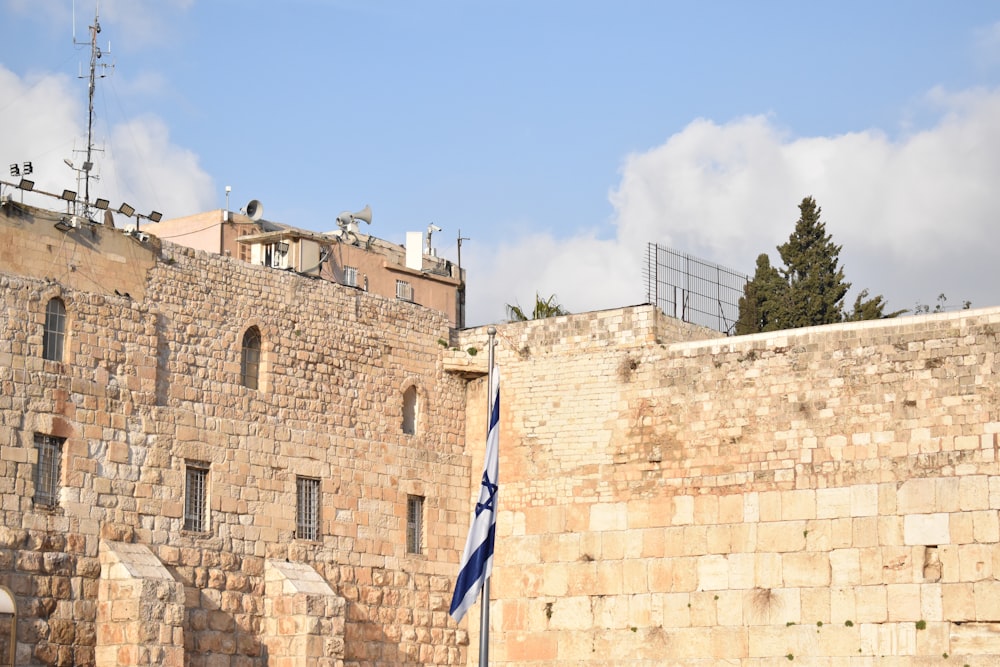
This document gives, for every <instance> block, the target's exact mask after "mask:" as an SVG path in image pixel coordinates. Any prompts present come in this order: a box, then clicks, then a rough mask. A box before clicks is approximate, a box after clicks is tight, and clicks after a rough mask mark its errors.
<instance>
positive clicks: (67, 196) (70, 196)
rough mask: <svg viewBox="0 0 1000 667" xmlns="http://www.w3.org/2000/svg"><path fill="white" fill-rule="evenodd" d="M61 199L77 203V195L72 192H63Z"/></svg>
mask: <svg viewBox="0 0 1000 667" xmlns="http://www.w3.org/2000/svg"><path fill="white" fill-rule="evenodd" d="M60 199H65V200H66V201H76V193H75V192H73V191H72V190H63V193H62V197H60Z"/></svg>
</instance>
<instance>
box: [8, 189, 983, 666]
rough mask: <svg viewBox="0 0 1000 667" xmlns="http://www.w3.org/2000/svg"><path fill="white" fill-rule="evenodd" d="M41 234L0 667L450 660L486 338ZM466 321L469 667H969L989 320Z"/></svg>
mask: <svg viewBox="0 0 1000 667" xmlns="http://www.w3.org/2000/svg"><path fill="white" fill-rule="evenodd" d="M59 218H60V216H59V215H58V214H52V213H50V212H48V211H44V210H41V209H37V208H32V207H27V206H22V205H18V204H16V203H13V202H9V201H8V202H5V203H4V204H3V206H2V207H0V303H2V308H0V333H2V335H0V470H2V473H3V474H2V475H0V512H2V522H0V587H2V588H0V600H3V599H5V598H4V597H3V595H2V594H3V593H4V592H9V594H10V597H11V598H12V599H13V601H14V603H15V604H16V617H15V616H14V614H7V613H4V612H3V611H2V607H0V664H3V661H4V659H5V658H4V656H5V655H6V652H5V651H7V650H8V649H9V648H10V647H11V646H13V649H14V653H15V655H16V660H15V661H16V664H18V665H101V666H104V665H119V664H121V665H140V664H157V665H161V664H162V665H178V666H181V665H190V666H192V667H202V666H205V667H217V666H218V667H251V666H253V667H260V666H263V665H269V666H280V667H290V666H293V665H294V666H300V665H301V666H305V665H310V666H312V665H316V666H320V667H323V666H326V667H330V666H341V665H344V666H352V667H374V666H375V665H414V666H416V665H472V664H476V659H477V651H476V649H475V647H476V646H477V644H478V640H479V637H478V635H479V631H478V615H479V608H478V605H477V606H475V607H474V608H473V609H472V611H471V612H470V614H469V615H468V616H467V619H466V620H465V621H463V623H462V624H459V625H456V624H455V623H453V622H452V621H451V619H450V618H449V617H448V614H447V611H448V605H449V603H450V599H451V592H452V586H453V584H454V577H455V575H456V572H457V564H458V560H459V557H460V553H461V550H462V547H463V545H464V540H465V533H466V530H467V527H468V521H469V513H470V511H471V507H472V498H473V497H474V494H475V493H476V492H477V490H478V483H479V476H480V471H481V469H482V468H481V466H482V456H483V451H482V450H483V443H484V440H485V416H484V414H483V413H484V405H485V395H484V385H485V379H484V374H485V372H486V359H487V356H488V355H487V350H486V341H487V336H486V332H485V330H484V329H483V328H479V329H467V330H461V331H458V330H455V329H454V328H453V327H451V321H450V318H449V316H448V314H447V313H446V312H442V311H440V310H437V309H434V308H429V307H426V306H424V305H421V304H418V303H413V302H410V301H405V300H400V299H397V298H393V297H391V296H383V295H380V294H378V293H375V292H374V291H372V290H370V291H367V292H365V291H363V290H360V289H355V288H352V287H348V286H345V285H342V284H340V283H339V282H338V281H331V280H316V279H313V278H312V277H310V276H308V275H301V274H300V273H299V272H296V271H281V270H274V269H273V268H271V267H266V266H260V265H255V264H254V263H252V262H247V261H241V260H239V259H238V258H236V257H227V256H225V254H224V253H223V254H219V253H215V252H206V251H202V250H194V249H191V248H186V247H182V246H179V245H175V244H173V243H171V242H169V241H167V240H161V239H159V238H157V237H156V236H150V237H148V238H143V237H139V236H136V235H134V234H123V233H122V232H121V231H116V230H114V229H110V228H106V227H103V226H101V225H87V226H85V227H82V228H73V229H69V230H66V231H60V230H59V229H57V228H56V227H55V224H56V223H57V222H58V221H59ZM262 233H265V234H266V233H269V232H262ZM243 236H245V235H243ZM303 238H306V237H303ZM498 329H499V331H498V334H497V338H496V340H497V345H496V350H495V353H496V358H497V363H498V365H499V367H500V369H501V373H502V387H501V392H502V398H501V438H500V470H501V473H500V474H501V478H500V516H499V522H498V537H497V550H496V562H495V569H494V577H493V581H492V586H491V591H492V600H493V602H492V606H491V609H492V615H491V628H492V631H491V664H495V665H539V666H542V665H545V666H553V665H565V666H569V665H594V666H598V665H636V666H646V665H649V666H652V665H682V666H685V667H699V666H702V665H738V666H739V667H763V666H764V665H775V664H788V663H791V664H807V665H820V666H822V667H871V666H874V665H900V666H903V665H905V666H907V667H910V666H917V665H920V666H923V665H931V664H942V665H944V664H955V665H970V666H976V667H985V666H986V665H995V664H998V660H1000V604H998V601H1000V522H998V516H1000V469H998V465H1000V464H998V459H997V448H998V444H1000V443H998V437H1000V436H998V433H1000V397H998V385H997V380H996V377H997V373H998V372H1000V354H998V353H1000V349H998V347H1000V344H998V342H997V338H998V333H1000V309H997V308H994V309H981V310H975V311H962V312H958V313H949V314H943V315H933V316H921V317H910V318H900V319H897V320H887V321H877V322H866V323H852V324H842V325H834V326H828V327H818V328H813V329H801V330H794V331H786V332H778V333H772V334H759V335H754V336H745V337H737V338H720V337H719V336H718V334H716V333H715V332H712V331H708V330H704V329H700V328H697V327H692V326H689V325H686V324H683V323H681V322H678V321H677V320H674V319H672V318H668V317H666V316H664V315H663V314H662V313H660V312H659V311H657V310H656V309H655V308H654V307H652V306H637V307H632V308H623V309H617V310H611V311H602V312H596V313H586V314H580V315H572V316H565V317H558V318H552V319H549V320H543V321H536V322H525V323H512V324H505V325H500V326H498ZM12 629H16V634H15V635H14V643H13V644H11V643H10V637H11V636H12V633H11V630H12Z"/></svg>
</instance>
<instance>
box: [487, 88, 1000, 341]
mask: <svg viewBox="0 0 1000 667" xmlns="http://www.w3.org/2000/svg"><path fill="white" fill-rule="evenodd" d="M926 102H927V104H928V105H931V106H933V107H934V108H935V109H936V110H937V111H938V113H939V115H938V120H937V121H936V123H935V124H934V125H933V126H932V127H929V128H926V129H923V130H921V131H919V132H915V133H912V134H910V135H907V136H903V137H901V138H898V139H894V138H890V137H889V136H887V135H886V134H885V133H884V132H882V131H880V130H869V131H866V132H856V133H850V134H844V135H838V136H831V137H802V138H796V137H792V136H789V134H788V133H787V132H786V131H784V130H782V129H781V128H779V127H778V126H777V125H776V124H775V122H774V121H773V119H771V118H768V117H765V116H753V117H746V118H740V119H736V120H733V121H731V122H728V123H725V124H718V123H715V122H713V121H709V120H704V119H700V120H696V121H694V122H692V123H691V124H690V125H688V126H687V127H686V128H684V129H683V130H681V131H680V132H678V133H677V134H675V135H674V136H672V137H670V138H669V139H668V140H667V141H666V142H665V143H664V144H663V145H661V146H658V147H655V148H652V149H650V150H649V151H646V152H644V153H639V154H634V155H630V156H628V157H627V158H626V159H625V161H624V164H623V166H622V171H621V180H620V182H619V184H618V186H617V188H615V189H614V191H613V192H612V193H611V195H610V198H611V202H612V204H613V205H614V207H615V211H616V215H615V225H616V231H617V234H616V237H615V238H614V239H613V240H610V241H600V240H597V239H595V237H594V235H593V234H592V233H591V232H590V231H585V232H582V233H581V234H580V235H578V236H575V237H573V238H569V239H555V238H552V237H547V236H542V237H539V236H531V237H527V238H524V239H519V240H518V241H517V242H516V243H514V242H512V243H509V244H507V245H505V246H504V247H502V248H501V249H500V251H499V252H497V253H496V254H495V255H494V256H493V257H482V256H478V257H476V258H475V260H476V261H475V264H470V266H471V267H472V270H471V271H470V274H472V275H470V287H469V289H470V294H469V298H470V303H469V317H468V321H469V323H470V324H477V323H482V322H486V321H496V320H498V319H500V318H501V317H503V304H504V303H506V301H509V300H511V299H515V298H516V299H519V300H520V302H521V305H522V306H524V305H526V304H528V305H530V304H531V303H533V298H534V293H535V290H538V291H539V292H541V293H542V295H543V296H546V295H548V294H550V293H555V294H557V295H558V296H559V301H560V302H561V303H563V304H564V305H565V306H567V307H569V308H570V309H571V310H574V311H582V310H591V309H598V308H606V307H610V306H622V305H629V304H633V303H636V302H637V301H641V300H642V299H643V298H644V288H643V284H642V279H641V268H642V262H643V257H644V253H645V250H646V244H647V243H648V242H650V241H656V242H660V243H663V244H665V245H668V246H670V247H672V248H674V249H676V250H679V251H681V252H687V253H690V254H692V255H695V256H698V257H701V258H703V259H707V260H710V261H714V262H718V263H721V264H723V265H725V266H729V267H731V268H733V269H736V270H738V271H743V272H745V273H752V272H753V269H754V260H755V258H756V256H757V255H758V254H760V253H762V252H766V253H768V254H769V255H770V256H771V258H772V263H774V264H780V257H779V256H778V253H777V251H776V246H777V245H778V244H780V243H782V242H784V241H785V240H786V239H787V238H788V235H789V234H790V233H791V231H792V229H793V228H794V224H795V220H796V219H797V217H798V209H797V205H798V203H799V202H800V201H801V199H802V198H803V197H804V196H807V195H812V196H814V197H815V198H816V200H817V202H818V203H819V205H820V206H821V207H822V209H823V219H824V220H825V222H826V223H827V230H828V231H829V232H830V233H831V234H832V235H833V239H834V241H835V242H837V243H840V244H842V245H843V251H842V253H841V261H842V263H843V264H844V266H845V270H846V274H847V279H848V280H850V281H852V282H853V283H854V286H855V288H856V289H860V288H861V287H868V288H870V290H871V291H872V293H875V294H878V293H881V294H883V295H885V296H886V298H887V299H888V301H889V305H890V307H891V308H893V309H896V308H912V307H913V305H914V304H915V303H917V302H921V303H930V304H932V305H933V303H934V300H935V298H936V296H937V295H938V294H939V293H945V294H946V295H947V296H948V300H949V305H953V306H954V305H958V304H960V303H961V301H962V300H964V299H970V300H972V302H973V306H974V307H975V306H990V305H1000V289H998V287H997V281H996V278H995V273H996V260H995V257H996V247H997V246H998V242H1000V225H998V224H997V220H996V212H995V211H996V206H995V201H994V200H995V197H994V194H993V193H994V190H995V184H996V183H998V182H1000V91H998V90H981V89H977V90H967V91H961V92H958V93H950V92H947V91H944V90H934V91H931V92H930V93H929V94H928V95H927V99H926Z"/></svg>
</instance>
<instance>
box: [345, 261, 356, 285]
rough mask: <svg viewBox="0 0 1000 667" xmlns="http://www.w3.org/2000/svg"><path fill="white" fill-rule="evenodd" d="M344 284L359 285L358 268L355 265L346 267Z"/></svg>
mask: <svg viewBox="0 0 1000 667" xmlns="http://www.w3.org/2000/svg"><path fill="white" fill-rule="evenodd" d="M344 284H345V285H347V286H349V287H357V286H358V269H357V267H354V266H345V267H344Z"/></svg>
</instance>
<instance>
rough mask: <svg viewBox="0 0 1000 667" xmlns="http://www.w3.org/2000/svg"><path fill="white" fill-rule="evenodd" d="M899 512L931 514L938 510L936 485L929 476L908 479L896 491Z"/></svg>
mask: <svg viewBox="0 0 1000 667" xmlns="http://www.w3.org/2000/svg"><path fill="white" fill-rule="evenodd" d="M896 503H897V507H898V511H899V513H900V514H931V513H933V512H937V511H938V506H937V499H936V487H935V484H934V480H933V479H931V478H918V479H909V480H907V481H905V482H903V484H901V485H900V487H899V490H898V491H897V492H896Z"/></svg>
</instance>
